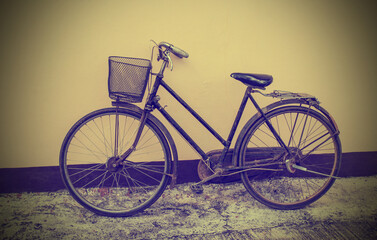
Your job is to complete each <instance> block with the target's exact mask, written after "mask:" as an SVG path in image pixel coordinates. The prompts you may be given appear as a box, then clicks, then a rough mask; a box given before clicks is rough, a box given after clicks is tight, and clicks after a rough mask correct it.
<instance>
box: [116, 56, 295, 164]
mask: <svg viewBox="0 0 377 240" xmlns="http://www.w3.org/2000/svg"><path fill="white" fill-rule="evenodd" d="M167 64H168V63H167V62H166V61H164V63H163V64H162V66H161V70H160V72H159V73H158V74H157V76H156V80H155V82H154V84H153V88H152V91H151V93H150V95H149V97H148V99H147V102H146V104H145V108H144V112H143V115H142V118H141V124H140V128H139V131H138V133H137V135H136V137H135V141H134V144H133V145H132V146H131V147H130V148H129V149H128V150H127V151H126V152H125V153H123V154H122V155H121V156H120V159H119V160H118V161H117V163H120V162H122V161H124V160H125V159H126V158H127V157H128V156H129V155H130V154H131V153H132V151H133V150H134V149H135V148H136V145H137V143H138V140H139V138H140V136H141V133H142V131H143V127H144V123H145V121H146V119H147V117H148V114H149V113H150V112H152V111H153V110H154V109H157V110H158V111H159V112H160V113H161V114H162V115H163V116H164V118H165V119H166V120H167V121H168V122H169V123H170V124H171V125H172V126H173V127H174V128H175V129H176V130H177V131H178V132H179V133H180V135H181V136H182V137H183V138H184V139H185V140H186V141H187V142H188V143H189V144H190V145H191V146H192V147H193V148H194V149H195V151H196V152H197V153H198V154H199V155H200V156H201V157H202V159H203V160H208V155H207V154H206V153H205V152H204V151H203V150H202V149H201V148H200V146H199V145H198V144H197V143H196V142H195V141H194V140H193V139H192V138H191V137H190V136H189V135H188V134H187V133H186V131H185V130H184V129H183V128H182V127H181V126H180V125H179V124H178V123H177V122H176V121H175V120H174V118H173V117H172V116H170V114H169V113H168V112H167V111H166V110H165V108H164V107H162V106H161V105H160V103H159V102H158V101H159V100H160V98H159V96H158V95H156V94H157V92H158V90H159V88H160V86H162V87H163V88H164V89H165V90H166V91H167V92H168V93H169V94H170V95H171V96H173V97H174V98H175V99H176V100H177V101H178V102H179V103H180V104H181V105H182V106H183V107H184V108H185V109H186V110H187V111H188V112H189V113H190V114H191V115H192V116H193V117H195V119H196V120H198V121H199V122H200V124H202V125H203V126H204V127H205V128H206V129H207V130H208V131H209V132H210V133H211V134H212V135H213V136H214V137H215V138H216V139H217V140H218V141H219V142H220V143H221V144H222V145H223V146H224V148H223V150H222V152H221V156H220V158H219V164H218V166H219V167H222V166H223V165H224V161H225V157H226V154H227V153H228V150H229V147H230V145H231V143H232V140H233V138H234V135H235V133H236V130H237V128H238V125H239V123H240V120H241V118H242V115H243V112H244V110H245V107H246V104H247V100H248V99H250V100H251V102H252V103H253V105H254V107H255V108H256V109H257V111H258V112H259V114H260V115H261V116H263V117H264V118H265V119H266V120H267V123H268V127H269V129H270V130H271V132H272V133H273V135H274V136H275V137H276V139H277V140H278V142H279V144H280V145H281V146H282V147H284V149H285V150H286V152H287V153H288V155H290V154H291V152H290V149H289V148H288V147H287V146H286V145H285V143H284V142H283V141H282V140H281V138H280V136H279V134H278V133H277V132H276V130H275V129H274V128H273V126H272V124H270V122H269V121H268V119H267V118H266V116H265V114H264V112H263V111H262V109H261V108H260V107H259V105H258V104H257V102H256V101H255V99H254V98H253V97H252V95H251V93H252V89H253V88H252V87H250V86H248V87H247V89H246V91H245V93H244V96H243V98H242V101H241V104H240V107H239V110H238V112H237V115H236V117H235V120H234V122H233V125H232V128H231V129H230V132H229V135H228V138H227V139H226V140H225V139H224V138H223V137H221V136H220V134H219V133H218V132H217V131H216V130H214V129H213V128H212V127H211V126H210V125H209V124H208V123H207V122H206V121H205V120H204V119H203V118H202V117H201V116H200V115H199V114H198V113H197V112H195V110H194V109H192V108H191V107H190V106H189V105H188V104H187V103H186V102H185V101H184V100H183V99H182V98H181V97H180V96H179V95H178V94H177V93H176V92H175V91H174V90H173V89H172V88H171V87H170V86H169V85H168V84H167V83H166V82H165V81H164V80H163V77H164V76H163V73H164V70H165V68H166V66H167ZM233 165H234V164H233ZM233 167H236V166H233Z"/></svg>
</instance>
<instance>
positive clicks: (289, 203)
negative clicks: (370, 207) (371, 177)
mask: <svg viewBox="0 0 377 240" xmlns="http://www.w3.org/2000/svg"><path fill="white" fill-rule="evenodd" d="M266 117H267V119H269V121H270V123H271V124H272V125H273V127H274V128H275V130H276V131H277V133H278V134H279V136H280V137H281V139H282V140H283V142H284V143H285V144H286V145H287V147H288V149H290V151H291V152H292V153H293V154H294V157H291V158H288V157H287V156H286V154H285V152H286V150H285V149H284V148H283V147H281V145H280V144H279V143H278V140H277V139H276V138H275V136H274V135H273V134H272V132H271V131H270V130H269V128H268V126H267V124H266V121H265V119H264V118H263V117H260V118H259V119H258V120H256V121H255V122H254V123H250V125H249V126H247V127H248V130H247V131H246V132H245V134H244V136H242V137H243V140H242V143H241V150H240V155H239V156H240V157H239V164H240V166H242V167H254V168H255V170H250V171H246V172H243V173H242V174H241V179H242V182H243V184H244V186H245V188H246V189H247V191H248V192H249V193H250V195H251V196H253V197H254V198H255V199H256V200H258V201H259V202H261V203H263V204H265V205H267V206H269V207H271V208H275V209H282V210H291V209H298V208H302V207H305V206H307V205H308V204H311V203H313V202H314V201H316V200H318V199H319V198H320V197H321V196H323V194H325V193H326V192H327V191H328V190H329V189H330V187H331V186H332V185H333V184H334V181H335V178H333V177H334V176H337V174H338V172H339V169H340V163H341V143H340V139H339V134H338V133H337V132H336V129H335V128H334V127H333V125H332V124H331V123H330V122H329V121H328V119H327V118H326V117H325V116H323V115H322V114H320V113H319V112H317V111H314V110H312V109H310V108H307V107H300V106H285V107H281V108H278V109H275V110H272V111H270V112H268V113H267V114H266ZM287 160H288V161H287ZM294 165H296V167H297V166H299V167H301V170H302V169H305V168H306V169H307V170H310V171H313V172H315V173H313V172H307V171H301V170H299V169H297V168H295V167H294ZM258 168H259V169H260V170H257V169H258ZM266 168H267V169H269V170H263V169H266ZM319 173H320V174H322V175H320V174H319Z"/></svg>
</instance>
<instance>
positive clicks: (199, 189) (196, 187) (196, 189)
mask: <svg viewBox="0 0 377 240" xmlns="http://www.w3.org/2000/svg"><path fill="white" fill-rule="evenodd" d="M190 188H191V190H192V191H193V192H194V193H196V194H202V193H203V186H202V185H191V186H190Z"/></svg>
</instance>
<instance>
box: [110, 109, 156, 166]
mask: <svg viewBox="0 0 377 240" xmlns="http://www.w3.org/2000/svg"><path fill="white" fill-rule="evenodd" d="M118 108H119V107H118V106H117V109H118ZM149 113H150V111H148V110H144V111H143V114H142V115H141V118H140V125H139V128H138V131H137V133H136V136H135V140H134V142H133V144H132V145H131V147H130V148H129V149H127V151H125V152H124V153H123V154H122V155H120V156H119V158H118V159H117V161H115V163H114V164H116V166H119V165H120V164H121V163H122V162H124V161H125V160H126V159H127V158H128V156H130V155H131V153H132V152H133V151H134V150H135V149H136V146H137V144H138V143H139V140H140V137H141V134H142V132H143V130H144V126H145V122H146V121H147V119H148V115H149ZM115 119H116V120H115V144H116V145H115V147H114V156H115V157H117V156H118V137H119V115H118V111H117V114H116V118H115Z"/></svg>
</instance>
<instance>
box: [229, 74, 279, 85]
mask: <svg viewBox="0 0 377 240" xmlns="http://www.w3.org/2000/svg"><path fill="white" fill-rule="evenodd" d="M230 76H231V77H232V78H234V79H236V80H238V81H241V82H242V83H244V84H246V85H248V86H250V87H253V88H260V89H264V88H265V87H267V86H268V85H270V84H271V83H272V79H273V78H272V76H270V75H266V74H255V73H232V74H230Z"/></svg>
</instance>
